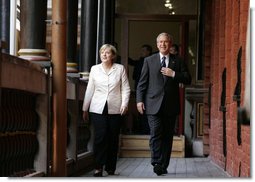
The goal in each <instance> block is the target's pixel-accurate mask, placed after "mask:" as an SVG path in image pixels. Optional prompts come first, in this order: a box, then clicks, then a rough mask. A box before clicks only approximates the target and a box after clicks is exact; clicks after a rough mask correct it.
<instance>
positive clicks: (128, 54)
mask: <svg viewBox="0 0 255 182" xmlns="http://www.w3.org/2000/svg"><path fill="white" fill-rule="evenodd" d="M196 17H197V16H196V15H185V16H181V15H171V16H170V15H135V14H133V15H125V14H117V15H116V19H115V42H116V45H118V47H117V48H118V52H119V54H120V57H121V64H123V65H124V66H125V67H126V69H127V72H128V77H129V83H130V87H131V91H132V92H131V98H130V103H129V113H128V115H127V116H126V118H125V121H124V125H123V130H122V133H123V134H131V135H144V134H145V135H146V134H149V133H148V132H147V129H146V128H145V127H147V126H146V122H147V121H146V119H144V116H140V115H139V113H138V111H137V109H136V99H135V86H134V85H135V83H134V80H133V78H132V74H133V71H134V67H133V66H132V65H129V64H128V62H129V61H128V60H129V59H133V60H138V59H139V56H140V49H141V46H142V45H144V44H148V45H150V46H151V47H152V52H154V53H155V52H157V51H158V50H157V47H156V37H157V35H158V34H159V33H161V32H168V33H169V34H171V35H172V36H173V38H174V43H175V44H177V45H179V49H180V55H181V56H182V57H183V58H184V60H189V61H187V62H186V64H187V66H188V67H189V70H190V72H191V74H192V77H193V76H194V75H195V73H196V69H195V66H194V65H195V60H196V54H195V53H196V52H197V50H196V47H197V41H196V27H197V23H196V22H197V21H196ZM192 52H193V54H191V53H192ZM193 78H194V77H193ZM180 93H181V107H182V108H183V109H181V114H180V115H179V117H178V122H177V126H176V135H183V134H184V118H185V113H184V98H183V97H184V88H181V87H180Z"/></svg>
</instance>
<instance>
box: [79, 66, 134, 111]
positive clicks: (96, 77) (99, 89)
mask: <svg viewBox="0 0 255 182" xmlns="http://www.w3.org/2000/svg"><path fill="white" fill-rule="evenodd" d="M129 96H130V86H129V81H128V77H127V74H126V71H125V68H124V66H123V65H121V64H116V63H114V64H113V65H112V68H111V69H110V71H109V72H108V73H106V72H105V70H104V69H103V66H102V63H101V64H98V65H94V66H92V67H91V71H90V74H89V82H88V85H87V89H86V93H85V96H84V102H83V107H82V110H83V111H88V110H89V112H93V113H97V114H102V113H103V109H104V106H105V103H106V101H107V103H108V114H120V108H121V107H122V106H124V107H128V102H129Z"/></svg>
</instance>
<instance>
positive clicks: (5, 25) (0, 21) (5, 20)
mask: <svg viewBox="0 0 255 182" xmlns="http://www.w3.org/2000/svg"><path fill="white" fill-rule="evenodd" d="M0 14H1V17H0V27H1V29H0V40H1V41H4V43H5V45H6V47H3V48H2V51H3V52H6V53H9V43H10V0H0Z"/></svg>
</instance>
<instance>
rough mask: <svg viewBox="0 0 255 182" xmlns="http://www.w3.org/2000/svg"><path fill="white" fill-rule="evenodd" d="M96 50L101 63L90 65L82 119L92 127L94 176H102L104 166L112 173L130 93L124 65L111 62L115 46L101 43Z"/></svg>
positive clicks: (113, 58)
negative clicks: (122, 120)
mask: <svg viewBox="0 0 255 182" xmlns="http://www.w3.org/2000/svg"><path fill="white" fill-rule="evenodd" d="M99 53H100V59H101V61H102V63H101V64H98V65H94V66H92V68H91V71H90V75H89V82H88V85H87V89H86V93H85V97H84V102H83V111H84V112H83V119H84V120H85V121H88V120H89V116H90V120H91V122H92V124H93V126H94V134H95V139H94V155H95V163H96V166H95V172H94V176H95V177H101V176H103V167H105V171H106V172H107V173H108V174H109V175H114V172H115V170H116V163H117V153H118V144H119V132H120V126H121V116H122V115H124V114H126V112H127V109H128V102H129V96H130V86H129V82H128V77H127V74H126V71H125V68H124V66H123V65H120V64H116V63H114V60H115V58H116V56H117V51H116V48H115V47H114V46H112V45H110V44H104V45H103V46H102V47H101V48H100V50H99ZM88 112H89V113H90V114H88Z"/></svg>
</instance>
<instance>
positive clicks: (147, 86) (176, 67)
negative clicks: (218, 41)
mask: <svg viewBox="0 0 255 182" xmlns="http://www.w3.org/2000/svg"><path fill="white" fill-rule="evenodd" d="M172 42H173V40H172V37H171V36H170V35H169V34H168V33H161V34H159V35H158V37H157V48H158V50H159V53H157V54H153V55H151V56H149V57H147V58H145V60H144V64H143V69H142V72H141V76H140V80H139V83H138V86H137V95H136V101H137V109H138V111H139V113H141V114H143V113H144V112H145V113H146V115H147V118H148V122H149V126H150V135H151V136H150V148H151V164H152V165H153V166H154V168H153V171H154V172H155V173H156V174H157V175H162V174H166V173H167V167H168V165H169V162H170V157H171V156H170V155H171V151H172V142H173V135H174V128H175V121H176V117H177V115H178V114H179V112H180V108H179V107H180V103H179V83H184V84H190V83H191V76H190V74H189V72H188V69H187V67H186V65H185V63H184V61H183V60H182V59H180V58H179V57H178V56H177V57H176V56H171V55H170V47H171V45H172Z"/></svg>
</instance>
